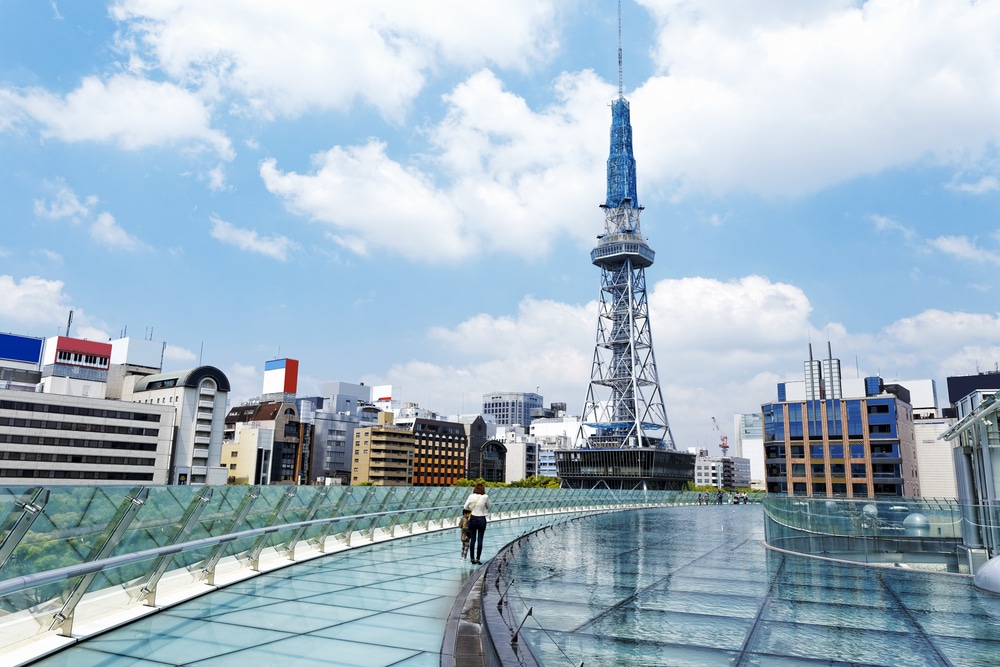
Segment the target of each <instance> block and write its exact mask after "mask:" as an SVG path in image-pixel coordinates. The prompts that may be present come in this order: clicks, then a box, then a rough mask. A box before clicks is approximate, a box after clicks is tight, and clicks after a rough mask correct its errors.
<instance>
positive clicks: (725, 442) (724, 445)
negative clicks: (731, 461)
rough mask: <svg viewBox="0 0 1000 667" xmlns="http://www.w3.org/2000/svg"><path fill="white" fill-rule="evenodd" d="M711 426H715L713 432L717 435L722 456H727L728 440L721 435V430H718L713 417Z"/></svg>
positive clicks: (717, 423)
mask: <svg viewBox="0 0 1000 667" xmlns="http://www.w3.org/2000/svg"><path fill="white" fill-rule="evenodd" d="M712 425H713V426H715V430H716V431H718V433H719V449H721V450H722V455H723V456H729V438H727V437H726V436H724V435H722V429H721V428H719V422H717V421H715V417H712Z"/></svg>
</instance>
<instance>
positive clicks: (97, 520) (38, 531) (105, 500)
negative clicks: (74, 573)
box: [0, 486, 131, 580]
mask: <svg viewBox="0 0 1000 667" xmlns="http://www.w3.org/2000/svg"><path fill="white" fill-rule="evenodd" d="M130 491H131V489H130V488H129V487H127V486H117V487H99V486H94V487H86V486H73V487H51V488H50V494H49V500H48V503H47V504H46V506H45V508H44V510H42V514H41V516H39V517H37V518H36V519H35V521H34V523H33V524H32V526H31V529H30V530H29V531H28V533H27V534H26V535H25V536H24V538H23V539H22V540H21V541H20V543H19V544H18V546H17V548H15V549H14V551H13V553H12V554H11V557H10V559H9V560H8V562H7V563H6V564H5V565H4V567H3V570H2V571H0V580H3V579H10V578H13V577H19V576H23V575H26V574H31V573H32V572H41V571H44V570H52V569H56V568H59V567H65V566H67V565H77V564H79V563H82V562H84V561H86V560H87V558H88V556H90V554H91V551H92V550H93V548H94V547H95V545H97V544H98V542H99V540H100V537H101V535H102V533H103V532H104V531H105V529H106V528H107V524H108V522H109V521H111V519H112V518H114V516H115V513H116V512H117V511H118V508H119V506H120V505H121V503H122V502H123V501H124V500H125V499H126V497H127V496H128V494H129V493H130Z"/></svg>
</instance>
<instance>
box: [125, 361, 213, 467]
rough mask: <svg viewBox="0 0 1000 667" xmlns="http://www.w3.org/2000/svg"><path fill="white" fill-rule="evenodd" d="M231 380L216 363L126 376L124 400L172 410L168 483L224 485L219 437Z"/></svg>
mask: <svg viewBox="0 0 1000 667" xmlns="http://www.w3.org/2000/svg"><path fill="white" fill-rule="evenodd" d="M228 399H229V378H227V377H226V375H225V373H223V372H222V371H220V370H219V369H218V368H215V367H214V366H198V367H197V368H190V369H187V370H183V371H176V372H174V373H156V374H153V375H145V376H131V377H126V378H125V381H124V387H123V390H122V400H123V401H133V402H136V403H144V404H146V405H162V406H169V407H171V408H173V410H174V411H175V412H176V415H177V416H176V421H175V424H176V429H175V432H174V443H173V452H172V456H171V463H170V477H169V481H168V482H167V483H168V484H210V485H219V484H225V483H226V480H227V478H228V476H229V475H228V470H229V466H228V465H227V464H225V463H223V461H222V435H223V431H224V427H225V420H226V403H227V402H228Z"/></svg>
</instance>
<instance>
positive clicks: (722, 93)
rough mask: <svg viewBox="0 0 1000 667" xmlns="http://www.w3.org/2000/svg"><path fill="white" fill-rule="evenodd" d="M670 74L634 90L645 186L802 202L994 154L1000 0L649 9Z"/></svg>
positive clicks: (843, 0)
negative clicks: (928, 165) (888, 175)
mask: <svg viewBox="0 0 1000 667" xmlns="http://www.w3.org/2000/svg"><path fill="white" fill-rule="evenodd" d="M640 1H641V2H642V4H644V5H645V6H646V7H647V8H649V10H650V11H651V12H652V13H653V15H654V17H655V20H656V22H657V26H658V27H657V31H658V45H657V47H656V50H655V52H654V58H655V60H656V64H657V66H658V68H659V72H660V73H659V74H658V75H657V76H654V77H653V78H651V79H650V80H648V81H646V82H644V83H643V84H642V85H641V86H640V87H639V88H638V89H637V90H635V92H634V93H633V94H632V95H631V98H632V101H633V105H632V108H633V123H634V125H635V136H636V137H637V138H638V137H641V140H640V141H638V143H637V144H636V148H635V151H636V158H637V160H639V161H640V162H641V164H642V165H643V174H644V176H645V178H653V179H655V180H656V181H657V182H658V183H660V184H661V185H662V187H664V188H666V189H667V190H669V191H675V190H676V191H680V192H683V191H685V190H688V189H693V190H706V191H710V192H724V191H729V190H748V191H755V192H759V193H764V194H780V195H800V194H805V193H809V192H813V191H816V190H820V189H822V188H825V187H828V186H830V185H832V184H835V183H839V182H843V181H846V180H850V179H853V178H856V177H858V176H861V175H865V174H873V173H877V172H879V171H882V170H885V169H888V168H892V167H898V166H906V165H911V164H915V163H917V162H919V161H931V162H936V163H941V164H964V163H965V162H966V161H969V160H974V159H975V158H976V157H977V156H979V155H981V154H982V153H983V152H984V151H988V150H995V149H996V146H997V142H998V139H1000V128H998V126H997V124H996V122H995V118H996V117H997V115H998V114H1000V95H998V94H997V90H998V89H997V85H996V72H997V71H998V70H1000V52H998V51H997V50H996V49H995V48H993V45H994V44H995V42H996V34H997V30H998V29H1000V5H997V4H996V3H985V2H969V1H968V0H938V1H936V2H898V1H896V0H867V1H866V2H855V1H853V0H851V1H848V0H829V1H825V2H809V3H802V2H789V1H784V0H783V1H777V0H775V1H772V2H766V3H752V4H748V3H741V2H738V1H735V0H724V1H721V2H713V3H700V2H692V1H690V0H640Z"/></svg>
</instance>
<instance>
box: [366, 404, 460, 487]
mask: <svg viewBox="0 0 1000 667" xmlns="http://www.w3.org/2000/svg"><path fill="white" fill-rule="evenodd" d="M406 411H407V410H404V412H406ZM409 411H410V412H411V414H410V415H401V416H398V417H395V418H394V419H393V421H394V422H395V424H396V425H397V426H398V427H399V428H408V429H409V430H410V432H411V433H412V434H413V440H412V443H413V447H414V452H413V480H412V484H413V486H451V485H452V484H454V483H455V482H457V481H458V480H460V479H462V478H464V477H465V453H466V449H467V448H468V443H469V441H468V436H467V434H466V427H465V424H463V423H461V422H458V421H449V420H445V419H440V418H437V416H436V415H434V416H415V415H414V414H413V411H416V414H425V413H424V412H423V411H419V409H418V408H417V406H411V408H409ZM355 442H357V439H355ZM355 449H357V447H356V446H355Z"/></svg>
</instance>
